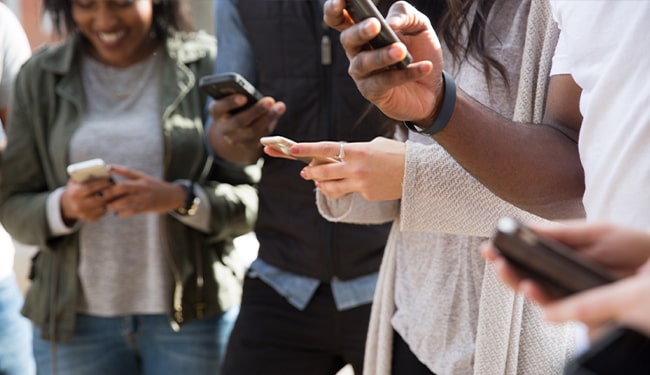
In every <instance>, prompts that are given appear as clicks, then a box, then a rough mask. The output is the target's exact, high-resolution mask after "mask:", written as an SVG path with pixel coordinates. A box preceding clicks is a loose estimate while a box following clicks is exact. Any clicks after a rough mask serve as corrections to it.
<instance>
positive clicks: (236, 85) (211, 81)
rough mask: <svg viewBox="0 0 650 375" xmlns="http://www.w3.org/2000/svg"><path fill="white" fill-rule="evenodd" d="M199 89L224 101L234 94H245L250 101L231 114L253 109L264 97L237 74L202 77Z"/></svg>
mask: <svg viewBox="0 0 650 375" xmlns="http://www.w3.org/2000/svg"><path fill="white" fill-rule="evenodd" d="M199 87H201V89H202V90H204V91H205V92H206V93H207V94H208V95H210V96H211V97H212V98H214V99H222V98H224V97H226V96H228V95H232V94H243V95H245V96H246V98H247V99H248V101H247V102H246V104H244V105H243V106H241V107H239V108H236V109H233V110H232V111H230V113H231V114H236V113H239V112H241V111H243V110H246V109H248V108H250V107H252V106H253V105H254V104H255V103H256V102H257V101H258V100H260V99H262V98H263V97H264V95H262V93H261V92H259V91H258V90H257V89H256V88H255V86H253V84H251V83H250V82H248V81H247V80H246V78H244V77H243V76H241V75H240V74H237V73H221V74H213V75H209V76H205V77H201V79H200V80H199Z"/></svg>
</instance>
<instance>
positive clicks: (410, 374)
mask: <svg viewBox="0 0 650 375" xmlns="http://www.w3.org/2000/svg"><path fill="white" fill-rule="evenodd" d="M391 367H392V369H391V374H393V375H402V374H404V375H435V374H434V373H433V372H431V370H429V368H428V367H427V366H425V365H424V364H423V363H422V362H420V360H419V359H418V358H417V357H416V356H415V354H413V352H412V351H411V349H410V348H409V346H408V345H407V344H406V342H405V341H404V340H403V339H402V336H400V335H399V333H397V332H395V331H393V363H392V364H391Z"/></svg>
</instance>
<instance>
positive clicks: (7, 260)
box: [0, 3, 31, 280]
mask: <svg viewBox="0 0 650 375" xmlns="http://www.w3.org/2000/svg"><path fill="white" fill-rule="evenodd" d="M30 55H31V48H30V47H29V41H28V40H27V36H26V35H25V32H24V31H23V28H22V26H21V25H20V22H19V21H18V19H17V18H16V16H15V15H14V14H13V13H12V12H11V10H10V9H9V8H7V6H6V5H4V4H3V3H0V108H5V107H7V105H8V104H9V97H10V95H11V92H12V89H13V82H14V79H15V78H16V74H17V73H18V70H20V67H21V66H22V64H23V62H25V60H27V59H28V58H29V56H30ZM3 138H4V133H3V132H2V129H0V140H2V139H3ZM13 262H14V247H13V244H12V242H11V240H10V238H9V235H8V234H7V233H6V232H5V230H4V228H2V227H1V226H0V280H1V279H3V278H5V277H6V276H8V275H9V274H11V272H12V267H13Z"/></svg>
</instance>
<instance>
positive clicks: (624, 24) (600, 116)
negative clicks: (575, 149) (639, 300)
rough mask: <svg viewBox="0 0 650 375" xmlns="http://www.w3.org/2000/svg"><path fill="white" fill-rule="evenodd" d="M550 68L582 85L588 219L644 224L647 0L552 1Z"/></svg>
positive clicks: (647, 201) (649, 75)
mask: <svg viewBox="0 0 650 375" xmlns="http://www.w3.org/2000/svg"><path fill="white" fill-rule="evenodd" d="M552 6H553V16H554V18H555V19H556V21H557V22H558V25H559V27H560V29H561V34H560V40H559V42H558V46H557V50H556V55H555V57H554V59H553V69H552V72H551V74H566V73H568V74H571V75H572V76H573V78H574V80H575V81H576V83H577V84H578V85H579V86H580V87H581V88H582V90H583V91H582V96H581V98H580V111H581V113H582V115H583V117H584V120H583V123H582V127H581V130H580V140H579V149H580V158H581V160H582V163H583V166H584V170H585V179H586V180H585V183H586V191H585V196H584V199H583V201H584V205H585V209H586V212H587V217H588V218H589V219H590V220H607V221H611V222H615V223H619V224H622V225H629V226H632V227H636V228H640V229H645V230H648V229H650V2H648V1H632V0H610V1H569V0H554V1H552Z"/></svg>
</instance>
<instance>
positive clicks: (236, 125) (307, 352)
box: [208, 0, 397, 375]
mask: <svg viewBox="0 0 650 375" xmlns="http://www.w3.org/2000/svg"><path fill="white" fill-rule="evenodd" d="M215 4H216V19H215V24H216V35H217V38H218V57H217V63H216V71H217V72H229V71H235V72H238V73H240V74H242V75H243V76H245V77H246V78H247V79H248V80H249V81H251V82H252V83H253V84H254V85H255V86H256V87H257V88H258V90H259V91H261V92H262V93H263V94H264V95H267V97H265V98H264V99H262V100H261V101H259V102H258V103H257V104H256V105H255V106H253V107H252V108H250V109H247V110H245V111H242V112H239V113H236V114H231V113H230V111H231V110H232V109H234V108H237V107H240V106H242V105H243V104H244V101H243V96H241V97H238V96H236V95H232V96H230V97H227V98H225V99H223V100H216V101H214V102H213V104H212V105H211V107H210V111H211V114H212V117H213V123H212V125H211V126H210V127H209V129H208V140H209V143H210V145H211V146H212V148H213V150H214V153H215V156H216V157H217V158H220V159H222V160H223V161H224V162H229V163H234V164H239V165H242V164H247V163H254V162H256V161H257V160H258V159H259V158H260V157H262V156H263V152H262V146H261V145H260V143H259V138H260V137H262V136H266V135H270V134H273V135H282V136H285V137H288V138H291V139H293V140H295V141H318V140H340V141H369V140H371V139H373V138H375V137H377V136H385V137H393V136H394V133H395V131H396V129H397V123H396V122H395V121H393V120H391V119H389V118H387V117H385V116H384V115H383V114H381V112H379V111H378V110H377V109H376V108H375V107H374V106H372V105H371V104H369V103H368V102H367V101H366V100H365V99H364V98H363V97H362V96H361V95H360V94H359V93H358V90H357V88H356V86H355V85H354V82H353V81H352V79H351V78H350V76H349V75H348V72H347V69H348V65H349V61H348V59H347V57H346V55H345V53H344V51H343V49H342V48H341V46H340V45H339V35H338V32H336V31H334V30H332V29H330V28H329V27H328V26H327V25H325V24H324V23H323V21H322V20H323V7H322V6H323V1H322V0H304V1H296V0H277V1H261V0H219V1H217V2H216V3H215ZM332 156H335V155H332ZM304 165H305V164H303V163H302V162H300V161H294V160H288V159H278V158H270V157H267V158H265V159H264V167H263V169H262V179H261V182H260V184H259V196H260V208H259V217H258V220H257V225H256V230H255V234H256V236H257V239H258V241H259V244H260V247H259V253H258V258H257V259H256V260H255V261H254V262H253V264H252V265H251V268H250V270H249V272H248V275H247V277H246V279H245V282H244V294H243V298H242V305H241V311H240V315H239V317H238V320H237V323H236V324H235V328H234V330H233V332H232V335H231V338H230V342H229V345H228V348H227V353H226V360H225V362H224V368H223V373H224V374H237V375H242V374H262V373H263V374H282V375H286V374H310V375H317V374H324V375H325V374H335V373H336V372H337V371H338V370H340V369H341V368H342V367H343V366H345V365H346V364H348V363H349V364H351V365H352V366H353V368H354V370H355V373H357V374H361V372H362V367H363V352H364V345H365V339H366V333H367V326H368V320H369V316H370V305H371V302H372V297H373V294H374V289H375V284H376V280H377V272H378V270H379V264H380V262H381V257H382V253H383V249H384V246H385V243H386V238H387V237H388V230H389V227H390V223H387V224H381V225H368V226H361V225H351V224H339V223H331V222H328V221H326V220H325V219H323V218H322V217H321V216H320V214H319V213H318V210H317V208H316V204H315V194H314V185H313V184H312V183H310V182H307V181H305V180H303V179H302V178H300V175H299V172H300V170H301V169H302V168H303V167H304Z"/></svg>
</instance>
